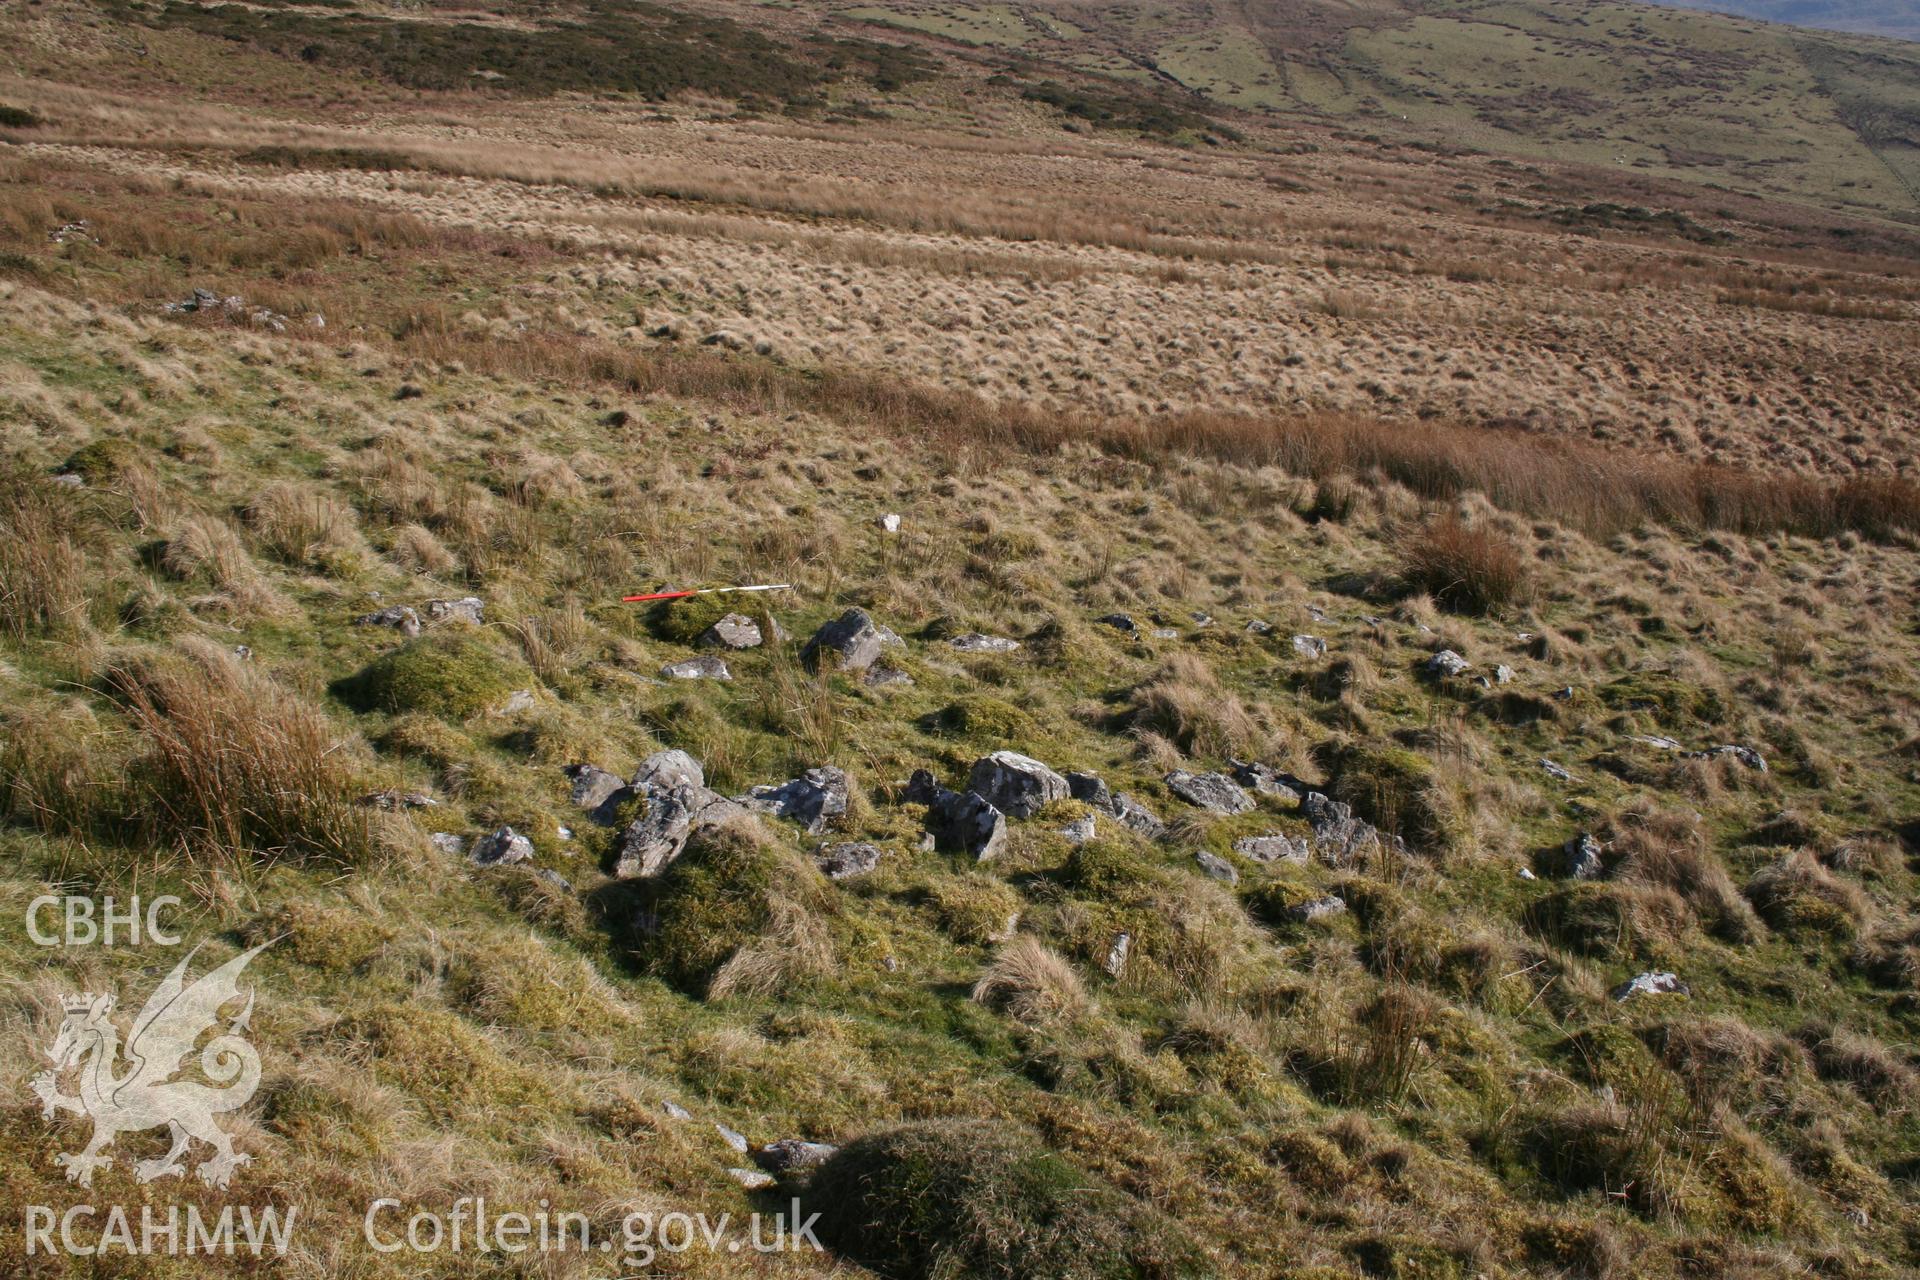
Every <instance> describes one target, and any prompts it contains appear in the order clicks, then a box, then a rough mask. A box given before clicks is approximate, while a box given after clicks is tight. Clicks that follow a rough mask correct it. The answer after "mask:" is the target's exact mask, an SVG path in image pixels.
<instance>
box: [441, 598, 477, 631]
mask: <svg viewBox="0 0 1920 1280" xmlns="http://www.w3.org/2000/svg"><path fill="white" fill-rule="evenodd" d="M486 614H487V602H486V601H484V600H482V599H481V598H480V597H479V596H462V597H460V598H459V599H458V600H429V601H427V617H428V618H429V619H431V620H432V621H434V622H471V623H472V624H473V625H474V626H476V627H477V626H480V625H481V624H482V623H484V622H486V620H487V617H486Z"/></svg>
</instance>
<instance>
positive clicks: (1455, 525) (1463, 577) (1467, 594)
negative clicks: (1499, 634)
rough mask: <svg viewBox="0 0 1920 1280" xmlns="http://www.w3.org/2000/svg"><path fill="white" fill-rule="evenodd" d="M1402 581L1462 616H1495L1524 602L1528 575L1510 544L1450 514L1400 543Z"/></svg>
mask: <svg viewBox="0 0 1920 1280" xmlns="http://www.w3.org/2000/svg"><path fill="white" fill-rule="evenodd" d="M1400 559H1401V569H1400V572H1401V576H1402V577H1404V578H1405V579H1406V581H1407V584H1408V585H1409V586H1410V587H1412V588H1413V589H1415V590H1417V591H1424V592H1426V593H1427V594H1428V595H1430V596H1432V597H1433V598H1434V599H1435V600H1436V601H1438V602H1439V603H1440V605H1441V606H1442V607H1444V608H1447V609H1452V610H1454V611H1455V612H1457V613H1475V614H1484V613H1496V612H1499V611H1500V610H1502V609H1505V608H1507V607H1509V606H1510V605H1513V604H1516V603H1518V602H1519V601H1521V600H1522V599H1523V598H1524V597H1525V595H1526V592H1527V587H1528V582H1529V577H1530V575H1529V573H1528V571H1527V562H1526V560H1525V559H1524V558H1523V557H1522V555H1521V551H1520V548H1519V547H1518V546H1517V545H1515V543H1514V541H1513V540H1512V539H1511V538H1508V537H1506V536H1505V535H1503V534H1501V533H1499V532H1497V531H1495V530H1493V529H1489V528H1487V527H1486V526H1485V525H1469V524H1467V523H1466V522H1465V521H1463V520H1461V519H1460V517H1459V516H1457V515H1453V514H1451V513H1449V514H1447V515H1444V516H1441V517H1440V518H1439V519H1437V520H1434V521H1432V522H1430V523H1429V524H1428V525H1427V526H1426V527H1425V528H1423V529H1421V530H1419V531H1418V532H1416V533H1412V534H1409V535H1408V536H1406V537H1404V538H1403V539H1401V543H1400Z"/></svg>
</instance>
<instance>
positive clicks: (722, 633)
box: [700, 613, 766, 649]
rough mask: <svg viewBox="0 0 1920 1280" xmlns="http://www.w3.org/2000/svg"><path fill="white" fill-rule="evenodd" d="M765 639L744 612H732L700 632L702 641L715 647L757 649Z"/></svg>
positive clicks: (755, 623)
mask: <svg viewBox="0 0 1920 1280" xmlns="http://www.w3.org/2000/svg"><path fill="white" fill-rule="evenodd" d="M765 639H766V637H765V636H763V635H761V634H760V624H759V623H757V622H755V621H754V620H753V619H752V618H749V617H748V616H747V615H746V614H744V613H730V614H728V615H727V616H726V617H724V618H722V619H720V621H718V622H716V623H714V624H713V625H712V626H710V627H708V628H707V629H706V630H705V631H703V632H701V633H700V643H701V644H703V645H707V646H709V647H711V648H715V649H757V648H759V647H760V645H761V643H762V642H763V641H764V640H765Z"/></svg>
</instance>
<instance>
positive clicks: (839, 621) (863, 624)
mask: <svg viewBox="0 0 1920 1280" xmlns="http://www.w3.org/2000/svg"><path fill="white" fill-rule="evenodd" d="M884 644H885V641H884V640H883V639H882V637H881V634H880V628H878V627H877V626H875V625H874V622H873V619H872V618H871V617H869V616H868V615H867V611H866V610H865V609H849V610H847V611H846V612H845V613H843V614H841V615H840V616H839V617H837V618H835V619H834V620H833V621H832V622H829V623H826V624H825V625H823V626H822V627H821V628H820V629H819V630H818V631H816V632H814V633H813V637H812V638H811V639H810V640H808V641H807V643H806V645H805V647H803V648H802V649H801V650H800V660H801V661H802V662H804V663H805V664H806V665H807V666H808V667H809V668H818V667H819V666H820V664H821V662H822V661H823V660H826V661H833V662H837V663H838V665H839V668H840V669H841V670H842V671H865V670H866V669H867V668H868V667H871V666H872V665H873V664H874V662H875V661H876V660H877V659H878V658H879V657H880V650H881V648H882V647H883V646H884ZM829 654H831V655H833V657H832V659H828V658H827V655H829Z"/></svg>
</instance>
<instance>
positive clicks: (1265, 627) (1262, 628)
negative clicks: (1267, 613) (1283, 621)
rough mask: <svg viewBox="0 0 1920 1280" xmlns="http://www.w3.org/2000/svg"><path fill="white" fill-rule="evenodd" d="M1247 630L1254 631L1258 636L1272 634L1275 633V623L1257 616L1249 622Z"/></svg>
mask: <svg viewBox="0 0 1920 1280" xmlns="http://www.w3.org/2000/svg"><path fill="white" fill-rule="evenodd" d="M1247 630H1248V631H1250V632H1252V633H1253V634H1254V635H1256V636H1270V635H1272V634H1273V624H1272V623H1271V622H1263V621H1261V620H1260V619H1259V618H1255V619H1254V620H1253V621H1252V622H1249V623H1248V624H1247Z"/></svg>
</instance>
